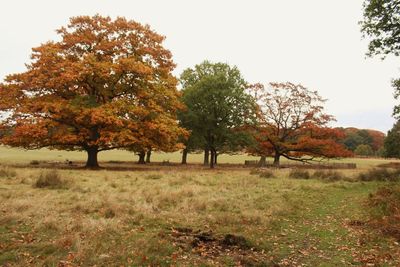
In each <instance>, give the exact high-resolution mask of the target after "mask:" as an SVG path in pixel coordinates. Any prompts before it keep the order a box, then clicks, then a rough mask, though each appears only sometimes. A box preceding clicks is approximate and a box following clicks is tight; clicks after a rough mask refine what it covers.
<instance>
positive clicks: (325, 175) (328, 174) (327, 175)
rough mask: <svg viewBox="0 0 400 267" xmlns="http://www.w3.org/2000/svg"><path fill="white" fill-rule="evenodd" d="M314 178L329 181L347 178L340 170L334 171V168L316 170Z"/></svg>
mask: <svg viewBox="0 0 400 267" xmlns="http://www.w3.org/2000/svg"><path fill="white" fill-rule="evenodd" d="M312 177H313V178H316V179H321V180H324V181H329V182H334V181H340V180H345V179H346V177H345V176H344V175H343V174H342V173H340V172H338V171H332V170H328V171H323V170H318V171H315V172H314V173H313V175H312Z"/></svg>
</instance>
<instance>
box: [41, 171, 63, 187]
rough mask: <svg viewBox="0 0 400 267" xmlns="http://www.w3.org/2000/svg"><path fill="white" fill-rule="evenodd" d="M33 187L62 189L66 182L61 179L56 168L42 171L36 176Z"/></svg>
mask: <svg viewBox="0 0 400 267" xmlns="http://www.w3.org/2000/svg"><path fill="white" fill-rule="evenodd" d="M34 187H36V188H46V187H47V188H51V189H62V188H67V187H68V183H67V181H66V180H65V179H63V178H62V177H61V175H60V173H59V172H58V171H57V170H50V171H43V172H41V173H40V175H39V177H38V178H37V180H36V182H35V184H34Z"/></svg>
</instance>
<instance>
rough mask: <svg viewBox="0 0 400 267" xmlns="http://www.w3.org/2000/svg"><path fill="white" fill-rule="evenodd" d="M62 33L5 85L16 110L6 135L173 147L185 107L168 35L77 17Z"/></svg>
mask: <svg viewBox="0 0 400 267" xmlns="http://www.w3.org/2000/svg"><path fill="white" fill-rule="evenodd" d="M57 33H58V34H59V35H60V37H61V40H60V41H57V42H53V41H51V42H47V43H45V44H42V45H41V46H39V47H37V48H33V49H32V51H33V53H32V56H31V63H30V64H28V65H27V71H25V72H23V73H18V74H13V75H9V76H8V77H7V78H6V80H5V83H4V84H2V85H0V97H1V99H2V101H1V102H0V109H1V110H2V111H6V112H8V114H11V115H10V117H9V118H8V119H7V121H6V122H5V123H4V125H5V127H6V129H3V130H2V131H1V132H2V134H1V142H2V143H3V144H6V145H10V146H19V147H24V148H29V149H35V148H41V147H50V148H55V149H66V150H85V151H87V152H88V161H87V166H88V167H97V153H98V152H99V151H103V150H110V149H115V148H125V147H132V146H146V147H149V146H151V147H153V148H156V149H160V150H163V149H166V150H173V149H174V148H178V147H179V145H178V147H176V144H177V140H178V137H179V136H185V135H186V134H187V133H186V131H185V130H184V129H182V128H180V127H179V126H178V123H177V119H176V112H177V111H178V110H179V109H181V108H182V104H181V103H180V101H179V92H178V91H177V89H176V85H177V80H176V78H175V77H174V76H173V75H172V70H173V69H174V68H175V64H174V62H173V61H172V55H171V53H170V51H168V50H167V49H165V48H163V46H162V42H163V40H164V37H163V36H161V35H159V34H157V33H156V32H154V31H153V30H151V29H150V27H149V26H147V25H146V26H143V25H141V24H139V23H137V22H135V21H128V20H126V19H125V18H121V17H119V18H117V19H115V20H112V19H111V18H109V17H101V16H99V15H96V16H93V17H89V16H81V17H73V18H71V19H70V23H69V25H68V26H67V27H62V28H61V29H59V30H57Z"/></svg>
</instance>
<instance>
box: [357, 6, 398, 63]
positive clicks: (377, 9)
mask: <svg viewBox="0 0 400 267" xmlns="http://www.w3.org/2000/svg"><path fill="white" fill-rule="evenodd" d="M363 9H364V10H363V11H364V12H363V13H364V19H363V20H362V21H361V22H360V25H361V32H362V33H363V34H364V36H365V37H369V38H371V40H370V43H369V46H368V53H367V55H368V56H374V55H381V56H382V57H383V58H384V57H385V56H386V55H388V54H394V55H396V56H398V55H400V1H399V0H365V1H364V5H363Z"/></svg>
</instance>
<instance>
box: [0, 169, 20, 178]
mask: <svg viewBox="0 0 400 267" xmlns="http://www.w3.org/2000/svg"><path fill="white" fill-rule="evenodd" d="M15 176H17V172H16V171H15V170H14V169H11V168H9V167H1V168H0V177H5V178H11V177H15Z"/></svg>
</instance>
